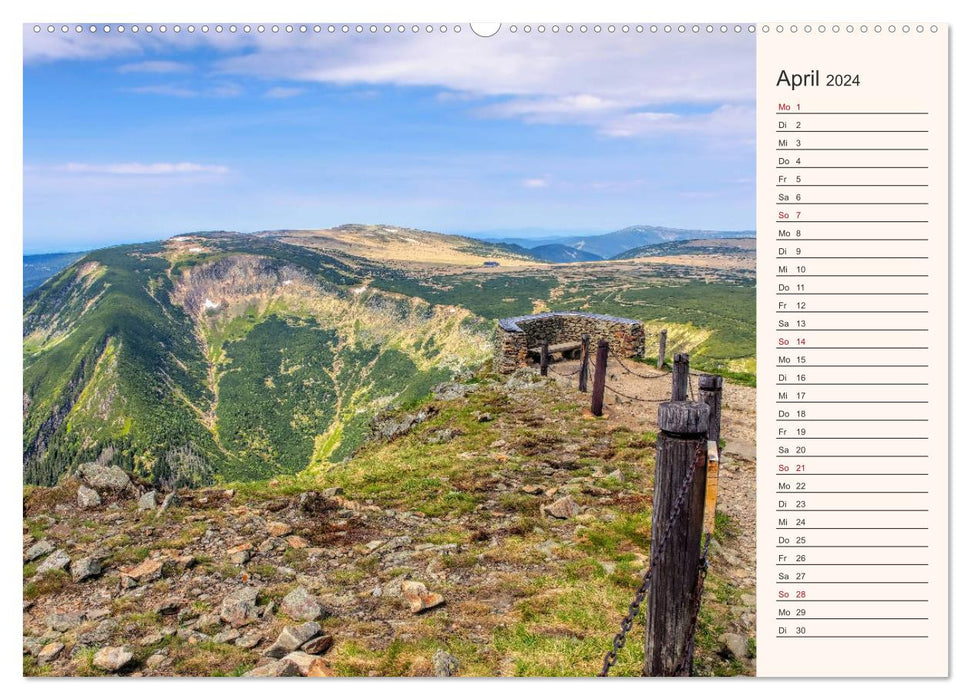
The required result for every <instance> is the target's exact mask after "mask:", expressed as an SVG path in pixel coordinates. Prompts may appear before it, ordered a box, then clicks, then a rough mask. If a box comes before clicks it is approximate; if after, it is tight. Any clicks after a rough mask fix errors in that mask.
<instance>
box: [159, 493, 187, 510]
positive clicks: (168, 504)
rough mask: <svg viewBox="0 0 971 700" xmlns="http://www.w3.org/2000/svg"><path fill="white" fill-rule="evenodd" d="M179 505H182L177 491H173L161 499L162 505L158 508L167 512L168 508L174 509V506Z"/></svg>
mask: <svg viewBox="0 0 971 700" xmlns="http://www.w3.org/2000/svg"><path fill="white" fill-rule="evenodd" d="M181 503H182V499H180V498H179V493H178V491H173V492H172V493H168V494H166V495H165V498H163V499H162V505H161V507H160V510H163V511H165V510H168V509H169V508H174V507H175V506H177V505H179V504H181Z"/></svg>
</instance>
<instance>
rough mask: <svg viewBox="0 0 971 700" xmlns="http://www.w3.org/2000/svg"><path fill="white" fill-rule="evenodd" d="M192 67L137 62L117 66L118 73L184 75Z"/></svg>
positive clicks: (178, 64)
mask: <svg viewBox="0 0 971 700" xmlns="http://www.w3.org/2000/svg"><path fill="white" fill-rule="evenodd" d="M190 70H192V66H190V65H188V64H186V63H180V62H178V61H139V62H138V63H126V64H124V65H122V66H118V72H119V73H185V72H188V71H190Z"/></svg>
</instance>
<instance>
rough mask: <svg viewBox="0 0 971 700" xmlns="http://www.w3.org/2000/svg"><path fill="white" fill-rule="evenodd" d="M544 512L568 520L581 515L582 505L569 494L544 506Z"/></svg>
mask: <svg viewBox="0 0 971 700" xmlns="http://www.w3.org/2000/svg"><path fill="white" fill-rule="evenodd" d="M543 512H544V513H546V514H547V515H549V516H550V517H553V518H559V519H560V520H566V519H567V518H574V517H576V516H577V515H579V513H580V506H579V505H577V503H576V501H574V500H573V499H572V498H570V497H569V496H564V497H563V498H559V499H557V500H555V501H553V502H552V503H550V504H549V505H548V506H543Z"/></svg>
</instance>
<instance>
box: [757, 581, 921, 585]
mask: <svg viewBox="0 0 971 700" xmlns="http://www.w3.org/2000/svg"><path fill="white" fill-rule="evenodd" d="M929 583H930V581H776V582H775V585H779V586H810V585H812V586H818V585H821V584H823V585H840V586H842V585H850V586H852V585H858V584H862V585H871V584H887V585H899V586H910V585H914V586H926V585H928V584H929Z"/></svg>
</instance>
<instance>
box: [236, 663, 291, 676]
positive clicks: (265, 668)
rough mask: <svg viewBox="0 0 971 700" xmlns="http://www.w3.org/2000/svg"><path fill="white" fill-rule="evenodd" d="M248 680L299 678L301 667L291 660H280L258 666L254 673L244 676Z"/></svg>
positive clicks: (250, 672)
mask: <svg viewBox="0 0 971 700" xmlns="http://www.w3.org/2000/svg"><path fill="white" fill-rule="evenodd" d="M243 675H244V676H245V677H247V678H282V677H286V676H299V675H301V673H300V667H299V666H297V664H295V663H294V662H293V661H292V660H291V659H280V660H279V661H271V662H270V663H267V664H263V665H262V666H257V667H256V668H254V669H253V670H252V671H249V672H247V673H244V674H243Z"/></svg>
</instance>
